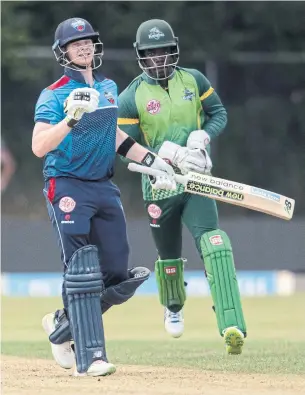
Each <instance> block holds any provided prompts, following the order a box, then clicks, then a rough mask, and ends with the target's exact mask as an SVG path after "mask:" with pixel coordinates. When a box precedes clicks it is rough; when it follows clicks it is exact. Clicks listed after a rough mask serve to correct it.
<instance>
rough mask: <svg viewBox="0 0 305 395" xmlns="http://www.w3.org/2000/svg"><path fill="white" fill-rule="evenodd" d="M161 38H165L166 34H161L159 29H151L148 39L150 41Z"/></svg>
mask: <svg viewBox="0 0 305 395" xmlns="http://www.w3.org/2000/svg"><path fill="white" fill-rule="evenodd" d="M161 37H164V33H163V32H161V30H160V29H158V28H157V27H153V28H152V29H150V31H149V34H148V38H149V39H150V40H152V39H155V40H160V38H161Z"/></svg>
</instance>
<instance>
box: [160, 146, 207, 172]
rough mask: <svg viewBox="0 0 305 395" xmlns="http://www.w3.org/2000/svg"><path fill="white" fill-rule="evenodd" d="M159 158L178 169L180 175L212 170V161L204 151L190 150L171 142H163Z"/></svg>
mask: <svg viewBox="0 0 305 395" xmlns="http://www.w3.org/2000/svg"><path fill="white" fill-rule="evenodd" d="M159 156H161V157H162V158H164V159H168V160H169V161H170V163H172V164H173V165H174V166H176V167H178V168H179V169H180V171H181V173H182V174H187V173H188V172H189V171H195V172H198V173H209V172H210V170H211V168H212V161H211V159H210V157H209V155H208V153H207V152H206V150H205V149H199V148H195V149H192V150H191V149H189V148H187V147H181V146H180V145H178V144H176V143H172V142H171V141H165V142H164V143H163V144H162V145H161V147H160V150H159Z"/></svg>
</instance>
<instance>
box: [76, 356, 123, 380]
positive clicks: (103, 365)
mask: <svg viewBox="0 0 305 395" xmlns="http://www.w3.org/2000/svg"><path fill="white" fill-rule="evenodd" d="M115 371H116V367H115V366H114V365H113V364H112V363H109V362H105V361H103V360H101V359H99V360H98V361H94V362H93V363H92V364H91V365H90V366H89V369H88V370H87V372H85V373H78V371H77V369H75V371H74V374H73V376H74V377H84V376H92V377H96V376H109V375H110V374H112V373H115Z"/></svg>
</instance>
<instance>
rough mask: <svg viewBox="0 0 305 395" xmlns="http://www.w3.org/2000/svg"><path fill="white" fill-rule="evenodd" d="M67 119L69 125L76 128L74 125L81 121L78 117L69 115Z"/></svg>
mask: <svg viewBox="0 0 305 395" xmlns="http://www.w3.org/2000/svg"><path fill="white" fill-rule="evenodd" d="M65 121H66V124H67V126H69V128H74V126H75V125H77V124H78V122H79V121H77V120H76V119H74V118H71V117H69V116H66V118H65Z"/></svg>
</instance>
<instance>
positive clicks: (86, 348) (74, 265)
mask: <svg viewBox="0 0 305 395" xmlns="http://www.w3.org/2000/svg"><path fill="white" fill-rule="evenodd" d="M64 282H65V288H66V294H67V298H68V314H69V320H70V329H71V333H72V337H73V339H74V349H75V356H76V366H77V371H78V372H79V373H84V372H86V371H87V370H88V368H89V366H90V365H91V364H92V362H93V361H95V360H98V359H103V360H104V361H107V357H106V350H105V338H104V328H103V323H102V310H101V303H100V294H101V292H102V290H103V281H102V273H101V270H100V265H99V260H98V253H97V248H96V247H95V246H92V245H89V246H86V247H82V248H80V249H79V250H77V251H76V252H75V253H74V254H73V255H72V257H71V259H70V261H69V263H68V268H67V271H66V273H65V275H64Z"/></svg>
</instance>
